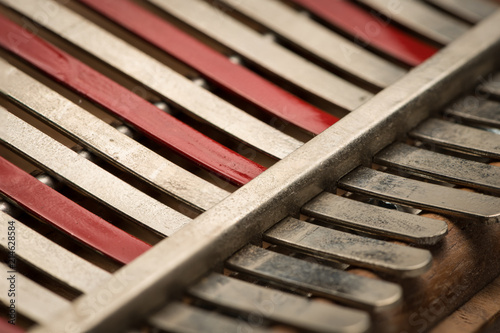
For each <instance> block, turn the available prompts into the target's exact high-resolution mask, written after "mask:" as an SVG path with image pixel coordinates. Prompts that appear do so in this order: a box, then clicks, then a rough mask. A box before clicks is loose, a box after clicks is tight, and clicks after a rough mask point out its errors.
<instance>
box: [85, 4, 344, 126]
mask: <svg viewBox="0 0 500 333" xmlns="http://www.w3.org/2000/svg"><path fill="white" fill-rule="evenodd" d="M80 1H81V2H83V3H85V4H87V5H88V6H90V7H92V8H93V9H94V10H96V11H98V12H99V13H101V14H102V15H105V16H106V17H108V18H109V19H111V20H113V21H115V22H116V23H118V24H120V25H122V26H123V27H125V28H126V29H128V30H129V31H131V32H132V33H134V34H136V35H137V36H139V37H141V38H143V39H145V40H147V41H148V42H150V43H151V44H153V45H155V46H156V47H158V48H160V49H161V50H163V51H165V52H167V53H168V54H170V55H172V56H173V57H175V58H177V59H179V60H180V61H182V62H184V63H185V64H187V65H189V66H190V67H192V68H194V69H195V70H197V71H198V72H200V73H201V74H202V75H203V76H205V77H206V78H208V79H209V80H211V81H213V82H215V83H216V84H217V85H219V86H221V87H222V88H223V89H225V90H227V91H230V92H232V93H234V94H236V95H238V96H240V97H242V98H244V99H245V100H246V101H247V102H250V103H252V104H253V105H255V106H257V107H259V108H260V109H262V110H264V111H266V112H268V113H270V114H272V115H275V116H277V117H279V118H281V119H284V120H286V121H287V122H290V123H292V124H294V125H296V126H298V127H300V128H303V129H305V130H307V131H309V132H311V133H313V134H319V133H321V132H322V131H324V130H325V129H326V128H328V127H330V126H331V125H332V124H334V123H335V122H336V121H338V118H336V117H334V116H332V115H330V114H328V113H326V112H324V111H322V110H320V109H318V108H316V107H314V106H312V105H310V104H308V103H307V102H305V101H303V100H301V99H299V98H297V97H295V96H294V95H292V94H290V93H288V92H287V91H285V90H283V89H281V88H280V87H278V86H276V85H274V84H272V83H271V82H269V81H267V80H265V79H263V78H262V77H260V76H258V75H256V74H255V73H253V72H252V71H250V70H248V69H246V68H245V67H242V66H239V65H236V64H233V63H232V62H231V61H229V59H228V58H227V57H225V56H224V55H222V54H220V53H218V52H216V51H214V50H213V49H211V48H209V47H208V46H206V45H204V44H203V43H201V42H199V41H198V40H196V39H194V38H193V37H191V36H189V35H188V34H186V33H184V32H183V31H181V30H179V29H178V28H176V27H175V26H173V25H171V24H169V23H168V22H166V21H164V20H162V19H161V18H159V17H158V16H156V15H154V14H152V13H150V12H149V11H147V10H145V9H143V8H142V7H140V6H138V5H136V4H134V3H133V2H131V1H129V0H118V1H102V0H80Z"/></svg>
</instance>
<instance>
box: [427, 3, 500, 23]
mask: <svg viewBox="0 0 500 333" xmlns="http://www.w3.org/2000/svg"><path fill="white" fill-rule="evenodd" d="M426 1H427V2H430V3H432V4H434V5H436V6H439V7H441V8H443V9H444V10H446V11H448V12H450V13H452V14H454V15H456V16H458V17H460V18H462V19H464V20H466V21H469V22H471V23H478V22H479V21H481V20H482V19H484V18H486V17H487V16H489V15H490V14H491V13H493V12H494V11H495V10H496V9H498V8H499V7H498V6H497V5H495V4H494V3H493V2H492V1H489V0H426Z"/></svg>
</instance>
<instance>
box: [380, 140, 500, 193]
mask: <svg viewBox="0 0 500 333" xmlns="http://www.w3.org/2000/svg"><path fill="white" fill-rule="evenodd" d="M374 162H375V163H377V164H381V165H385V166H389V167H391V168H397V169H399V170H404V171H405V172H409V173H413V174H417V175H423V176H428V177H430V178H434V179H439V180H444V181H446V182H450V183H453V184H459V185H463V186H466V187H472V188H478V189H481V190H486V191H490V192H495V193H500V168H499V167H496V166H492V165H488V164H484V163H479V162H475V161H469V160H466V159H462V158H459V157H454V156H448V155H444V154H440V153H436V152H433V151H429V150H425V149H419V148H416V147H412V146H409V145H406V144H403V143H396V144H393V145H391V146H389V147H388V148H386V149H384V150H383V151H382V152H380V153H378V154H377V155H376V156H375V157H374Z"/></svg>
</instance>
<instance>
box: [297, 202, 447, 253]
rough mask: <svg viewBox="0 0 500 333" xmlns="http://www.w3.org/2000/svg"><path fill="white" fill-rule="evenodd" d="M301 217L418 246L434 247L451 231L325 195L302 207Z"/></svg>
mask: <svg viewBox="0 0 500 333" xmlns="http://www.w3.org/2000/svg"><path fill="white" fill-rule="evenodd" d="M301 211H302V214H305V215H308V216H311V217H314V218H317V219H320V220H323V221H328V222H331V223H332V224H334V225H341V226H345V227H347V228H351V229H355V230H361V231H367V232H369V233H371V234H374V235H380V236H384V237H388V238H392V239H398V240H402V241H406V242H410V243H416V244H435V243H437V242H438V241H440V240H441V239H442V238H443V237H444V236H445V235H446V234H447V232H448V227H447V225H446V223H445V222H443V221H438V220H433V219H429V218H425V217H422V216H418V215H414V214H409V213H404V212H400V211H397V210H394V209H387V208H382V207H378V206H375V205H370V204H366V203H363V202H360V201H356V200H352V199H349V198H345V197H341V196H338V195H335V194H332V193H327V192H324V193H322V194H320V195H319V196H317V197H316V198H314V199H312V200H311V201H309V202H308V203H307V204H305V205H304V206H303V207H302V210H301Z"/></svg>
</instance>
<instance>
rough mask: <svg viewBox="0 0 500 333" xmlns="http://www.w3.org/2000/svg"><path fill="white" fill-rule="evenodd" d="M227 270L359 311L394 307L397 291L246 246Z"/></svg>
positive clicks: (387, 284) (392, 286) (389, 285)
mask: <svg viewBox="0 0 500 333" xmlns="http://www.w3.org/2000/svg"><path fill="white" fill-rule="evenodd" d="M226 265H228V267H229V268H231V269H234V270H237V271H241V272H245V273H247V274H252V275H255V276H258V277H259V278H262V279H265V280H269V281H273V282H278V283H279V284H280V285H281V286H282V285H287V286H288V287H289V288H292V289H300V290H304V291H306V292H310V293H313V294H315V295H319V296H322V297H327V298H331V299H333V300H335V301H338V302H339V303H344V304H349V305H354V306H356V307H360V308H363V309H369V310H375V311H378V310H382V309H384V310H385V309H387V308H390V307H393V306H395V305H396V304H398V303H399V301H400V300H401V297H402V290H401V287H400V286H398V285H396V284H393V283H390V282H385V281H381V280H375V279H370V278H366V277H362V276H357V275H354V274H349V273H347V272H345V271H342V270H337V269H333V268H331V267H328V266H324V265H320V264H317V263H314V262H309V261H305V260H300V259H296V258H292V257H289V256H286V255H283V254H279V253H275V252H272V251H268V250H265V249H262V248H260V247H257V246H253V245H249V246H247V247H245V248H244V249H242V250H241V251H239V252H238V253H236V254H235V255H234V256H232V257H231V258H230V259H229V260H227V261H226Z"/></svg>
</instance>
